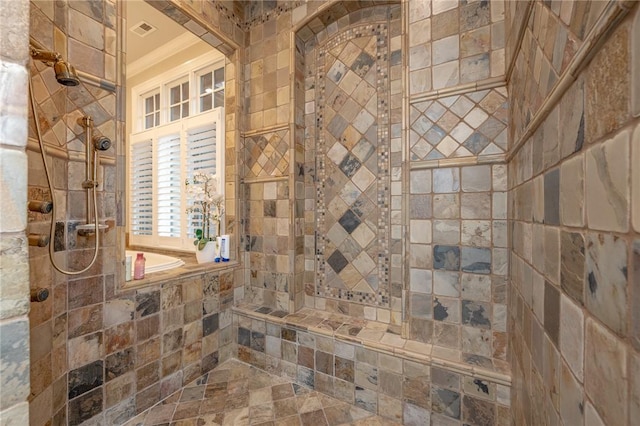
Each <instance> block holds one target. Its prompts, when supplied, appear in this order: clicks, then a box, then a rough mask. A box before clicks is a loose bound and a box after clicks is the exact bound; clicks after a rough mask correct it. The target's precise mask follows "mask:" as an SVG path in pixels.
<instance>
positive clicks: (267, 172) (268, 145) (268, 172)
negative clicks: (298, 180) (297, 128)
mask: <svg viewBox="0 0 640 426" xmlns="http://www.w3.org/2000/svg"><path fill="white" fill-rule="evenodd" d="M288 141H289V130H278V131H275V132H268V133H263V134H260V135H253V136H247V137H245V139H244V143H245V155H246V157H247V158H246V159H245V163H246V167H247V170H246V173H245V178H254V177H267V176H285V175H286V174H287V173H288V172H289V142H288Z"/></svg>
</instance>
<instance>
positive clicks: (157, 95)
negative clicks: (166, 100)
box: [153, 93, 160, 111]
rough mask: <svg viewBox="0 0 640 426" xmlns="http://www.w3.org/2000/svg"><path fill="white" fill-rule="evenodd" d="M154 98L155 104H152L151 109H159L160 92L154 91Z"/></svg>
mask: <svg viewBox="0 0 640 426" xmlns="http://www.w3.org/2000/svg"><path fill="white" fill-rule="evenodd" d="M155 100H156V102H155V105H154V107H153V109H154V111H157V110H159V109H160V93H156V96H155Z"/></svg>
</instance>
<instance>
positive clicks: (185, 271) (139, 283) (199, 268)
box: [120, 248, 239, 291]
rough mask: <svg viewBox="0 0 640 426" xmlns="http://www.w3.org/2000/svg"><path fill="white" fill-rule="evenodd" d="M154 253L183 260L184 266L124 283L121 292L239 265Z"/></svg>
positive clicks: (188, 256) (234, 262) (190, 256)
mask: <svg viewBox="0 0 640 426" xmlns="http://www.w3.org/2000/svg"><path fill="white" fill-rule="evenodd" d="M132 250H135V248H132ZM140 251H146V252H151V250H149V249H146V248H145V249H141V250H140ZM153 252H154V253H155V252H157V253H159V254H167V255H170V256H174V257H177V258H179V259H182V260H183V261H184V265H183V266H180V267H178V268H174V269H169V270H168V271H160V272H153V273H150V274H149V273H148V274H145V277H144V278H143V279H141V280H133V279H132V280H131V281H123V282H122V285H121V286H120V291H129V290H132V289H136V290H137V289H139V288H142V287H147V286H150V285H153V284H158V283H161V282H164V281H172V280H175V279H181V278H188V277H191V276H193V275H199V274H202V273H205V272H227V271H228V270H232V269H235V268H236V267H237V266H238V265H239V263H238V261H236V260H232V261H229V262H220V263H215V262H210V263H200V264H199V263H198V262H197V261H196V258H195V254H193V253H184V254H180V252H166V251H162V250H154V251H153ZM123 270H124V268H123Z"/></svg>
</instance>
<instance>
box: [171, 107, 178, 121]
mask: <svg viewBox="0 0 640 426" xmlns="http://www.w3.org/2000/svg"><path fill="white" fill-rule="evenodd" d="M170 111H171V112H170V118H169V119H170V120H171V121H175V120H178V119H179V118H180V105H176V106H172V107H171V110H170Z"/></svg>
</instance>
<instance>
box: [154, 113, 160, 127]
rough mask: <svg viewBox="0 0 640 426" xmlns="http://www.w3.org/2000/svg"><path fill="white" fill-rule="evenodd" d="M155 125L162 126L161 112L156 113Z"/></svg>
mask: <svg viewBox="0 0 640 426" xmlns="http://www.w3.org/2000/svg"><path fill="white" fill-rule="evenodd" d="M154 125H155V126H158V125H160V111H158V112H156V122H155V123H154Z"/></svg>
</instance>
